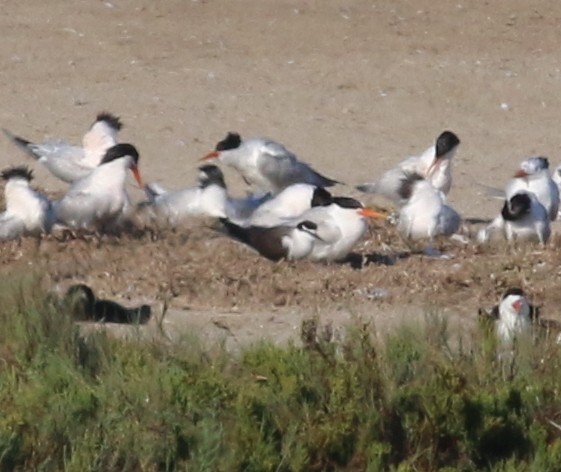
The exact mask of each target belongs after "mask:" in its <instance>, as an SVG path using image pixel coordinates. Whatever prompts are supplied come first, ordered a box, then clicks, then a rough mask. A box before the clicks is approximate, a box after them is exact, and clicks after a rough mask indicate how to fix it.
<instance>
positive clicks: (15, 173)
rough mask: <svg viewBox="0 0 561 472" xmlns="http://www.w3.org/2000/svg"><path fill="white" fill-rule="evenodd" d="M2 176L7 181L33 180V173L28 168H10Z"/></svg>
mask: <svg viewBox="0 0 561 472" xmlns="http://www.w3.org/2000/svg"><path fill="white" fill-rule="evenodd" d="M0 176H1V177H2V179H4V180H6V181H8V180H10V179H24V180H27V181H28V182H31V181H32V180H33V171H32V170H31V169H30V168H29V167H27V166H18V167H10V168H9V169H5V170H3V171H2V174H0Z"/></svg>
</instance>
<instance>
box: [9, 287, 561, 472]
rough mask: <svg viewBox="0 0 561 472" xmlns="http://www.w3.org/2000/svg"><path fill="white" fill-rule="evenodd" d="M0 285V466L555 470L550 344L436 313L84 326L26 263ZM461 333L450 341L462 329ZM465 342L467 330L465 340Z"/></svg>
mask: <svg viewBox="0 0 561 472" xmlns="http://www.w3.org/2000/svg"><path fill="white" fill-rule="evenodd" d="M7 285H8V284H7V283H4V286H3V287H1V288H0V306H1V307H2V310H1V314H0V318H1V322H2V330H0V412H1V413H0V470H2V471H13V470H21V471H29V470H41V471H54V470H66V471H104V472H105V471H173V470H189V471H238V470H240V471H241V470H243V471H292V470H295V471H296V470H298V471H327V470H345V471H363V470H366V471H378V470H380V471H388V470H389V471H391V470H393V471H399V472H402V471H425V470H448V471H453V470H461V471H471V470H500V471H515V470H520V471H540V472H544V471H558V470H560V468H561V429H560V427H559V426H558V424H560V423H561V369H560V367H561V354H560V353H559V350H558V347H557V346H555V345H552V344H551V343H550V342H547V341H542V342H540V343H536V344H535V345H532V346H530V345H526V346H525V348H524V346H523V345H522V344H520V345H519V346H518V347H517V349H516V351H515V352H514V353H513V354H511V353H506V354H508V355H504V356H503V357H502V360H501V361H499V360H498V357H497V354H496V350H495V346H493V341H492V339H491V338H489V337H487V336H485V335H484V334H482V335H481V339H478V340H475V341H474V342H471V341H470V342H469V346H470V347H466V344H462V343H461V342H457V340H455V341H454V343H451V342H450V341H449V339H450V336H449V335H448V333H447V327H446V324H445V323H443V322H441V321H438V320H437V319H435V320H433V321H430V319H429V322H428V324H427V327H426V328H423V329H420V328H407V327H404V328H402V329H401V330H399V331H398V332H396V333H394V334H392V335H391V336H388V337H386V338H384V339H383V342H379V341H377V340H374V339H373V337H372V332H371V330H370V329H369V328H368V327H367V326H365V327H357V328H355V330H354V332H352V333H350V334H349V335H348V336H347V337H346V339H345V340H344V341H341V342H338V343H333V342H327V341H321V340H320V341H318V340H316V336H315V334H316V333H315V331H314V330H315V326H314V325H313V323H312V324H308V326H307V328H306V331H307V332H306V335H305V336H304V337H303V339H304V341H305V342H304V347H298V346H296V345H290V346H286V347H282V348H281V347H275V346H272V345H270V344H258V345H255V346H251V347H248V348H247V349H246V350H245V351H244V352H243V353H242V354H241V355H239V356H231V355H228V354H227V353H226V352H224V350H223V349H221V348H220V347H219V346H218V347H214V348H212V349H209V348H206V349H203V348H202V347H201V346H198V345H197V343H196V341H194V340H193V339H185V340H184V341H183V342H180V343H174V344H173V345H170V344H169V343H166V342H163V341H162V342H152V343H148V342H146V341H142V342H141V341H140V340H135V339H127V340H122V339H115V338H113V337H111V336H107V335H106V334H104V332H103V331H100V332H96V333H94V334H90V335H87V336H85V335H84V336H81V335H80V333H79V330H78V327H77V326H76V325H75V324H74V323H73V322H72V320H71V319H70V317H69V316H68V315H65V314H64V310H63V309H61V308H60V307H57V306H56V304H55V303H53V301H52V300H50V299H49V297H47V296H45V295H44V294H42V292H41V290H40V288H39V287H38V284H37V283H36V281H35V279H34V278H31V279H30V280H29V281H18V282H17V284H16V283H14V285H12V286H7ZM460 341H461V340H460ZM465 341H466V342H467V340H465Z"/></svg>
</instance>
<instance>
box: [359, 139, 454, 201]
mask: <svg viewBox="0 0 561 472" xmlns="http://www.w3.org/2000/svg"><path fill="white" fill-rule="evenodd" d="M459 144H460V139H459V138H458V136H456V135H455V134H454V133H453V132H452V131H444V132H442V133H441V134H440V135H439V136H438V138H437V139H436V143H435V144H434V145H433V146H431V147H430V148H428V149H427V150H426V151H425V152H424V153H423V154H421V155H420V156H413V157H409V158H408V159H405V160H404V161H402V162H400V163H399V164H398V165H397V167H395V168H393V169H390V170H389V171H387V172H386V173H384V174H383V175H382V177H380V179H378V180H377V181H376V182H372V183H367V184H363V185H359V186H357V189H358V190H360V191H361V192H366V193H376V194H379V195H382V196H384V197H386V198H387V199H389V200H391V201H393V202H394V203H396V204H397V205H400V206H401V205H403V204H405V201H404V200H403V198H402V197H401V196H400V194H399V189H400V186H401V181H402V178H403V173H404V172H405V173H408V174H419V175H420V176H422V177H423V178H425V179H426V180H427V181H429V182H430V183H431V184H432V185H433V187H435V188H436V189H437V190H439V191H440V192H442V193H443V194H444V195H447V194H448V192H449V191H450V187H451V186H452V172H451V168H452V158H453V157H454V155H455V154H456V150H457V149H458V146H459Z"/></svg>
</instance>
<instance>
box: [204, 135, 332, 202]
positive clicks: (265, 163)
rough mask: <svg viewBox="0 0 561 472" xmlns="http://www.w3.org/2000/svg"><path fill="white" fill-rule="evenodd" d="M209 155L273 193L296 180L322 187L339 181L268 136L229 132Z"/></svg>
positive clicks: (250, 181) (251, 182)
mask: <svg viewBox="0 0 561 472" xmlns="http://www.w3.org/2000/svg"><path fill="white" fill-rule="evenodd" d="M209 159H218V160H219V161H220V162H223V163H224V164H225V165H227V166H230V167H233V168H234V169H236V170H237V171H238V172H239V173H240V174H241V176H242V177H243V179H244V180H245V182H246V183H247V184H248V185H251V186H253V187H256V188H257V189H259V190H261V191H264V192H271V193H273V194H276V193H278V192H280V191H281V190H283V189H284V188H286V187H288V186H289V185H292V184H296V183H307V184H311V185H316V186H318V187H331V186H333V185H335V184H337V183H339V182H337V181H336V180H333V179H330V178H327V177H325V176H323V175H321V174H320V173H318V172H316V171H315V170H314V169H312V167H310V166H309V165H308V164H306V163H304V162H301V161H299V160H298V158H297V157H296V155H295V154H293V153H292V152H291V151H289V150H288V149H286V148H285V147H284V146H283V145H282V144H279V143H277V142H275V141H272V140H271V139H267V138H253V139H244V140H242V139H241V137H240V135H239V134H237V133H228V135H227V136H226V138H224V139H223V140H222V141H220V142H219V143H218V144H217V145H216V148H215V150H214V151H212V152H210V153H209V154H207V155H206V156H204V157H203V158H202V160H209Z"/></svg>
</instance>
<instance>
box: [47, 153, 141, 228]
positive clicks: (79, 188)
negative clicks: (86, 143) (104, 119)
mask: <svg viewBox="0 0 561 472" xmlns="http://www.w3.org/2000/svg"><path fill="white" fill-rule="evenodd" d="M138 160H139V155H138V151H137V150H136V148H135V147H134V146H133V145H132V144H125V143H122V144H116V145H115V146H113V147H111V148H109V149H108V150H107V152H106V153H105V156H104V157H103V159H102V160H101V163H100V164H99V165H98V166H97V167H96V168H95V169H94V170H93V171H92V172H91V173H90V174H89V175H87V176H86V177H84V178H83V179H80V180H78V181H76V182H74V184H72V186H71V187H70V189H69V190H68V192H67V193H66V195H64V197H63V198H62V199H61V200H59V201H57V202H55V203H54V209H55V215H56V219H57V222H58V223H61V224H63V225H65V226H68V227H70V228H78V229H80V228H81V229H97V230H103V229H105V228H110V227H112V226H114V225H115V224H116V223H117V222H118V221H119V220H120V219H121V218H122V217H123V216H126V215H125V210H126V209H128V208H131V205H130V200H129V196H128V193H127V191H126V188H125V185H126V177H127V170H128V169H130V170H131V171H132V173H133V175H134V178H135V179H136V181H137V182H138V185H139V186H140V187H141V188H142V186H143V185H142V178H141V176H140V172H139V170H138Z"/></svg>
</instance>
